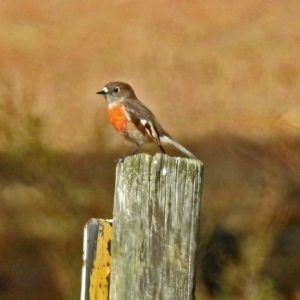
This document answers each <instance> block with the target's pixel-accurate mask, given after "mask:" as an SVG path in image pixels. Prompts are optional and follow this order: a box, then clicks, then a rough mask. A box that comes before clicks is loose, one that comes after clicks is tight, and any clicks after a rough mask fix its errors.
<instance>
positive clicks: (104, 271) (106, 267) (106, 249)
mask: <svg viewBox="0 0 300 300" xmlns="http://www.w3.org/2000/svg"><path fill="white" fill-rule="evenodd" d="M99 222H100V226H99V232H98V237H97V243H96V252H95V258H94V262H93V269H92V273H91V276H90V290H89V294H90V300H108V297H109V280H110V264H111V253H110V245H111V238H112V224H111V223H109V222H108V221H106V220H102V219H100V220H99Z"/></svg>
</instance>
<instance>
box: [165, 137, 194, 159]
mask: <svg viewBox="0 0 300 300" xmlns="http://www.w3.org/2000/svg"><path fill="white" fill-rule="evenodd" d="M159 139H160V141H161V142H162V143H163V144H172V145H173V146H175V147H176V148H177V149H178V150H180V151H181V152H182V153H184V154H186V155H187V156H189V157H190V158H194V159H197V157H196V156H195V155H194V154H193V153H191V152H190V151H189V150H187V149H186V148H184V147H183V146H182V145H180V144H179V143H178V142H176V141H174V140H173V139H172V138H171V137H169V136H167V135H163V136H160V137H159Z"/></svg>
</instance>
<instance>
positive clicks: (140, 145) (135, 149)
mask: <svg viewBox="0 0 300 300" xmlns="http://www.w3.org/2000/svg"><path fill="white" fill-rule="evenodd" d="M142 146H143V144H138V145H137V146H136V147H135V148H134V150H133V151H132V152H131V154H130V156H133V155H134V154H135V153H136V152H137V151H138V150H139V149H140V148H141V147H142Z"/></svg>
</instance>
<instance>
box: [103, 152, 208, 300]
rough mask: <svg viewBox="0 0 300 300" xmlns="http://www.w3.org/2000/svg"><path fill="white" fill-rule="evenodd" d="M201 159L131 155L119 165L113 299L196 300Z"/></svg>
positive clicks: (113, 250)
mask: <svg viewBox="0 0 300 300" xmlns="http://www.w3.org/2000/svg"><path fill="white" fill-rule="evenodd" d="M202 169H203V166H202V163H201V162H200V161H198V160H191V159H186V158H177V157H169V156H167V155H162V154H156V155H155V156H154V157H152V156H150V155H147V154H141V155H135V156H132V157H127V158H125V159H124V160H123V161H120V162H119V163H118V165H117V173H116V189H115V200H114V213H113V220H114V221H113V228H114V229H113V239H112V244H111V254H112V269H111V277H110V291H109V299H110V300H125V299H126V300H133V299H135V300H137V299H138V300H148V299H149V300H150V299H151V300H192V299H194V290H195V254H196V248H197V238H198V236H197V234H198V227H199V211H200V194H201V193H200V192H201V191H200V190H201V181H202V175H201V174H202Z"/></svg>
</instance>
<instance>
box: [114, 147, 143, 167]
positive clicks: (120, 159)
mask: <svg viewBox="0 0 300 300" xmlns="http://www.w3.org/2000/svg"><path fill="white" fill-rule="evenodd" d="M142 146H143V144H139V145H137V146H136V147H135V148H134V150H133V151H132V152H131V153H130V154H129V155H125V156H122V157H120V158H118V159H116V163H118V162H122V161H123V160H124V159H125V158H126V157H127V156H133V155H134V154H135V153H136V152H137V151H138V150H139V149H140V148H141V147H142Z"/></svg>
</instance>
